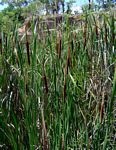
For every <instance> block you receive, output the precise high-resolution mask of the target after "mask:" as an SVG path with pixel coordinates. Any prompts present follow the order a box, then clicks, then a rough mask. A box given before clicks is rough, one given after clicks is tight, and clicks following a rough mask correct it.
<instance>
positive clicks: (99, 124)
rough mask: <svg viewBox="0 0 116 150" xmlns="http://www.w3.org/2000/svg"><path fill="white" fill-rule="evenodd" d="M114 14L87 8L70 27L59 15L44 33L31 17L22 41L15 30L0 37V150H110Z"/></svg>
mask: <svg viewBox="0 0 116 150" xmlns="http://www.w3.org/2000/svg"><path fill="white" fill-rule="evenodd" d="M113 13H114V12H111V13H109V14H107V13H104V12H103V13H100V12H99V13H97V12H91V11H88V12H86V14H82V15H80V18H81V19H82V21H81V19H80V20H79V21H81V22H79V21H78V20H75V22H76V21H77V23H75V24H74V25H70V22H69V17H70V15H65V14H64V16H63V17H64V18H63V20H64V21H65V22H64V24H62V25H61V26H60V28H59V31H58V30H57V25H56V23H54V24H55V25H54V30H50V29H49V28H48V27H46V29H47V30H46V29H42V33H41V36H40V35H38V34H39V31H38V32H34V29H35V28H34V26H35V25H34V18H33V19H32V23H31V26H30V30H31V33H32V35H31V37H30V40H28V37H27V36H25V39H24V40H25V42H24V43H23V42H22V43H21V39H20V37H19V35H18V32H17V31H18V27H17V25H16V26H14V27H13V29H12V31H11V33H8V35H7V39H6V37H5V35H4V33H2V40H0V50H1V52H2V53H0V146H1V147H2V148H3V149H19V150H20V149H21V150H22V149H32V150H34V149H40V150H41V149H45V150H46V149H48V150H57V149H62V150H67V149H104V150H105V149H115V142H114V141H113V140H112V138H113V139H114V115H115V114H114V105H115V91H116V88H115V76H116V75H115V73H114V72H115V71H114V70H115V28H116V27H115V15H114V14H113ZM74 18H76V17H74ZM74 18H73V19H74ZM41 20H42V18H41ZM54 20H55V19H54ZM36 26H37V24H36ZM38 26H39V27H40V26H41V25H40V24H38ZM27 30H28V29H27ZM69 35H70V36H69ZM38 37H40V38H39V39H38Z"/></svg>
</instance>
